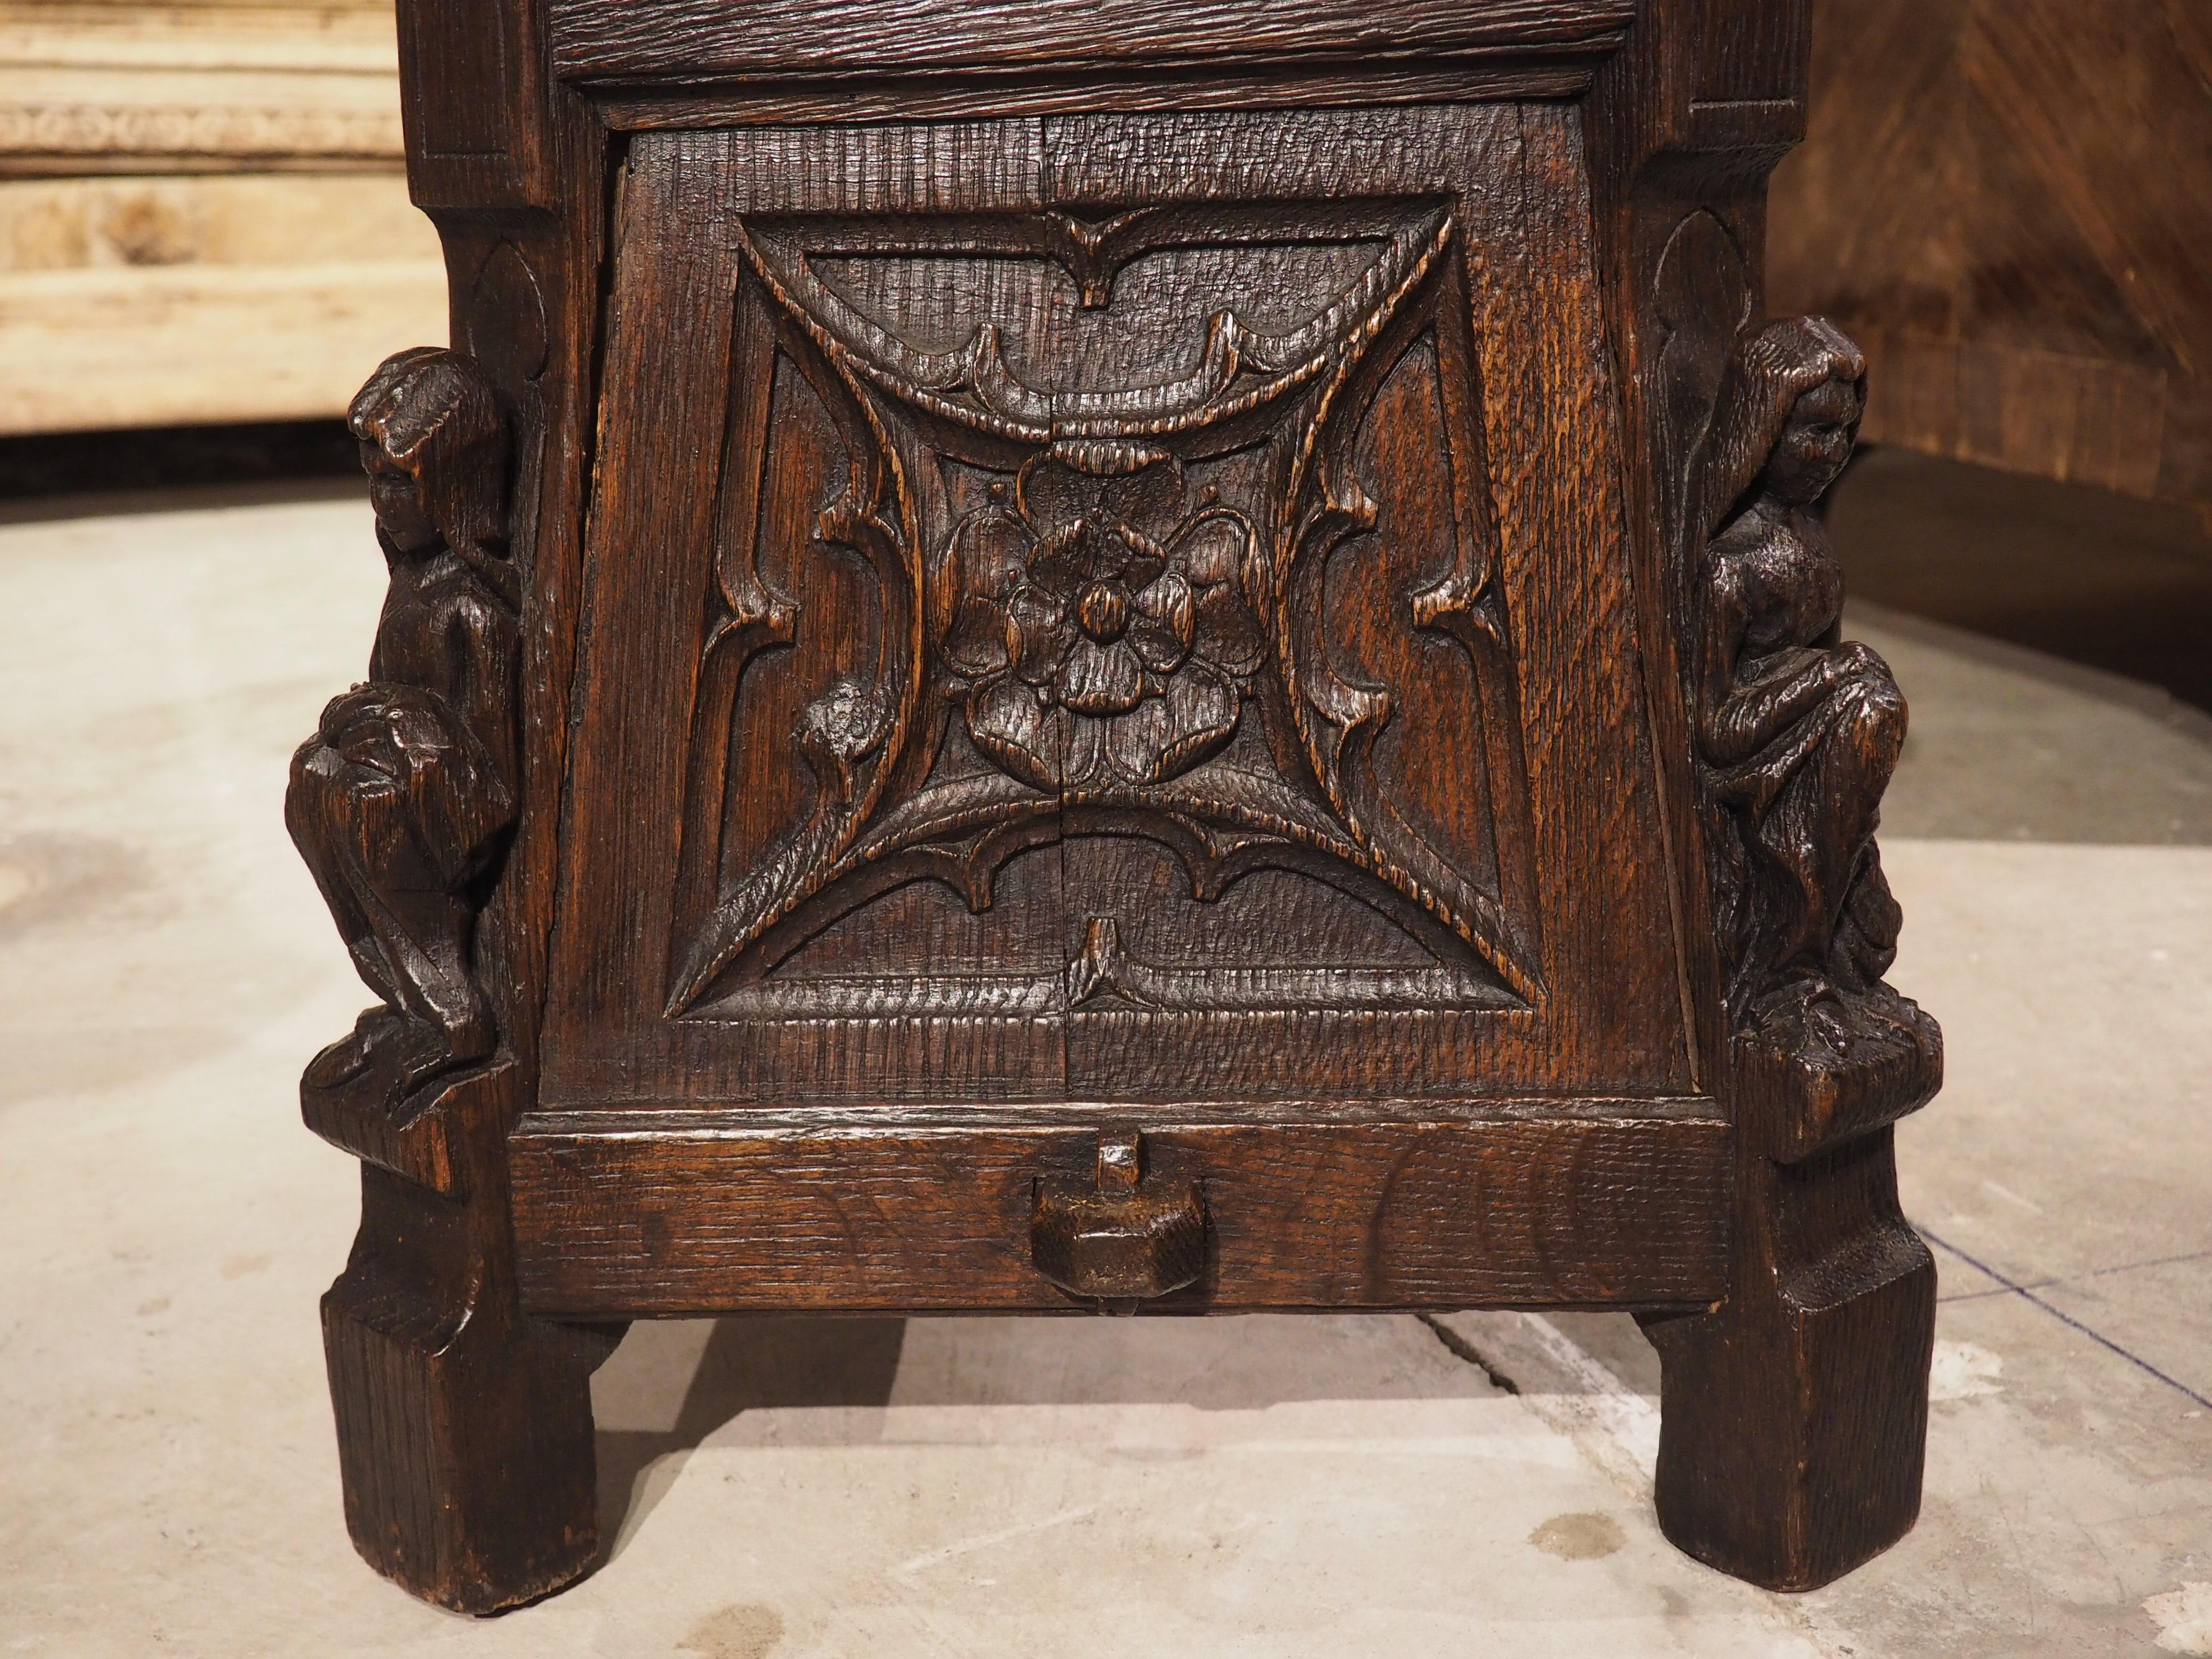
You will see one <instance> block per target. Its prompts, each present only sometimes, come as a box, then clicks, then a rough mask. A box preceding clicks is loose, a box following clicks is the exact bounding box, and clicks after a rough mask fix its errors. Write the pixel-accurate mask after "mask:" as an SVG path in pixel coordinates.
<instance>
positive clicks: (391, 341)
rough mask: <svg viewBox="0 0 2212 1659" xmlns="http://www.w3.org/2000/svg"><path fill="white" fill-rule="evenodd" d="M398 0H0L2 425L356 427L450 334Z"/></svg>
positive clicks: (14, 429) (16, 428)
mask: <svg viewBox="0 0 2212 1659" xmlns="http://www.w3.org/2000/svg"><path fill="white" fill-rule="evenodd" d="M402 155H403V151H402V147H401V142H400V111H399V81H398V65H397V61H396V46H395V43H394V37H393V33H392V18H391V15H390V12H389V10H388V9H386V8H384V7H381V6H378V5H374V4H362V3H358V0H355V3H343V4H339V5H336V6H330V7H319V8H313V9H308V8H299V7H291V8H287V7H271V6H261V5H255V6H242V5H233V4H228V3H199V4H194V5H186V6H173V5H172V6H159V7H157V6H144V5H136V4H120V3H105V4H89V5H87V4H75V5H62V4H49V3H41V0H0V356H4V358H5V359H6V361H7V362H9V365H10V370H9V373H8V374H6V375H4V376H0V435H5V434H9V433H19V432H50V431H65V430H73V429H86V428H102V427H123V426H160V425H195V424H204V423H210V422H238V421H256V420H285V419H297V418H302V417H307V416H336V415H340V414H343V412H344V410H345V406H346V400H347V399H348V398H349V397H350V396H351V395H352V392H353V389H354V388H355V387H356V386H358V385H359V384H360V382H361V380H362V376H363V375H364V374H367V373H368V370H369V368H372V367H373V366H374V364H375V363H376V362H377V361H378V360H379V359H380V358H381V357H383V356H386V354H388V353H389V352H391V351H392V349H395V348H396V347H398V346H400V345H404V344H405V343H407V342H409V341H410V340H420V339H423V338H426V337H427V338H438V337H441V335H442V331H443V313H444V307H445V272H444V267H443V264H442V263H441V261H440V259H439V257H438V246H437V238H436V235H435V233H434V232H433V231H432V229H431V228H430V226H429V223H428V221H427V220H425V219H424V218H423V217H422V215H421V214H420V213H418V212H416V210H414V209H413V208H412V206H411V205H410V204H409V202H408V199H407V187H406V180H405V177H404V173H403V171H402Z"/></svg>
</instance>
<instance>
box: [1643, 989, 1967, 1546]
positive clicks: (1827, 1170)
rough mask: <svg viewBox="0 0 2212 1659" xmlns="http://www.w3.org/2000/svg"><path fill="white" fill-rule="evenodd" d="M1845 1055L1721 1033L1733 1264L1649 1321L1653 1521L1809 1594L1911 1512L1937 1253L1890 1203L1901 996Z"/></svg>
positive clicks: (1925, 1030)
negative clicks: (1731, 1065)
mask: <svg viewBox="0 0 2212 1659" xmlns="http://www.w3.org/2000/svg"><path fill="white" fill-rule="evenodd" d="M1900 1006H1902V1007H1903V1008H1904V1009H1906V1010H1910V1018H1909V1019H1908V1020H1907V1021H1906V1022H1905V1024H1904V1025H1903V1026H1902V1028H1901V1029H1897V1030H1877V1031H1875V1032H1872V1033H1869V1034H1867V1035H1865V1036H1863V1037H1862V1039H1861V1041H1860V1042H1859V1043H1858V1044H1857V1048H1858V1052H1857V1054H1855V1055H1854V1056H1852V1057H1851V1058H1850V1059H1849V1060H1838V1059H1837V1058H1836V1057H1833V1056H1820V1055H1817V1054H1808V1053H1806V1052H1802V1051H1801V1052H1796V1053H1790V1052H1786V1051H1783V1050H1780V1049H1778V1048H1775V1047H1773V1046H1771V1044H1764V1043H1761V1042H1759V1041H1758V1040H1757V1039H1748V1040H1741V1041H1739V1042H1738V1044H1737V1054H1736V1065H1735V1087H1736V1093H1737V1099H1738V1109H1739V1111H1741V1112H1742V1113H1744V1114H1745V1118H1744V1120H1743V1121H1745V1123H1746V1127H1747V1134H1746V1141H1745V1153H1744V1158H1743V1166H1742V1167H1741V1169H1740V1170H1739V1172H1738V1177H1737V1190H1738V1212H1737V1226H1738V1228H1739V1230H1740V1231H1739V1243H1738V1246H1737V1260H1738V1267H1737V1274H1736V1280H1735V1287H1734V1290H1733V1291H1732V1293H1731V1295H1730V1297H1729V1300H1728V1301H1727V1302H1726V1303H1725V1304H1723V1305H1722V1306H1721V1307H1720V1308H1719V1309H1718V1310H1716V1311H1714V1312H1711V1313H1706V1314H1694V1315H1686V1316H1674V1317H1668V1318H1655V1319H1651V1320H1648V1321H1646V1322H1645V1326H1644V1328H1645V1331H1646V1332H1647V1334H1649V1335H1650V1337H1651V1339H1652V1341H1653V1342H1654V1344H1655V1345H1656V1346H1657V1348H1658V1350H1659V1354H1660V1359H1661V1364H1662V1367H1663V1379H1664V1380H1663V1383H1662V1401H1661V1407H1662V1424H1661V1431H1660V1440H1659V1470H1658V1482H1657V1486H1658V1491H1657V1498H1658V1510H1659V1524H1660V1527H1661V1528H1662V1530H1663V1531H1664V1532H1665V1533H1666V1534H1667V1536H1668V1538H1669V1539H1671V1540H1673V1541H1674V1544H1675V1545H1676V1546H1677V1547H1679V1548H1680V1549H1682V1550H1684V1551H1685V1552H1686V1553H1689V1554H1691V1555H1693V1556H1695V1557H1696V1558H1697V1559H1699V1560H1701V1561H1704V1562H1705V1563H1706V1564H1708V1565H1711V1566H1714V1567H1717V1568H1719V1569H1720V1570H1721V1571H1723V1572H1727V1573H1730V1574H1733V1575H1734V1576H1735V1577H1739V1578H1743V1579H1747V1580H1749V1581H1750V1582H1751V1583H1755V1584H1759V1585H1762V1586H1764V1587H1765V1588H1766V1589H1778V1590H1807V1589H1816V1588H1818V1587H1819V1586H1820V1585H1822V1584H1825V1583H1828V1582H1829V1581H1830V1580H1832V1579H1833V1578H1836V1577H1839V1576H1840V1575H1842V1574H1844V1573H1846V1572H1848V1571H1850V1570H1851V1569H1852V1568H1853V1567H1856V1566H1857V1565H1859V1564H1860V1563H1862V1562H1863V1561H1865V1560H1867V1559H1869V1558H1870V1557H1872V1556H1875V1555H1877V1554H1879V1553H1881V1551H1883V1550H1885V1549H1887V1547H1889V1546H1890V1545H1892V1544H1893V1543H1895V1542H1896V1541H1898V1540H1899V1538H1901V1537H1903V1536H1904V1535H1905V1533H1906V1532H1908V1531H1909V1530H1911V1526H1912V1523H1913V1522H1914V1521H1915V1520H1916V1519H1917V1517H1918V1516H1919V1513H1920V1484H1921V1475H1922V1472H1923V1465H1924V1462H1925V1457H1926V1449H1927V1431H1928V1367H1929V1358H1930V1356H1931V1352H1932V1349H1933V1346H1934V1341H1935V1328H1936V1264H1935V1261H1934V1260H1933V1259H1932V1258H1931V1257H1930V1256H1929V1254H1928V1249H1927V1247H1926V1246H1925V1245H1924V1244H1923V1243H1921V1241H1920V1238H1919V1236H1918V1235H1917V1234H1916V1233H1915V1232H1914V1231H1912V1229H1911V1227H1910V1226H1909V1225H1907V1224H1906V1222H1905V1218H1904V1216H1903V1214H1902V1213H1901V1212H1900V1211H1899V1208H1898V1203H1897V1174H1896V1162H1895V1158H1894V1154H1893V1134H1894V1131H1893V1129H1892V1127H1890V1125H1891V1123H1892V1121H1893V1120H1894V1119H1895V1118H1897V1117H1899V1116H1901V1115H1904V1114H1905V1112H1907V1111H1910V1110H1911V1109H1913V1108H1914V1107H1916V1106H1917V1105H1919V1104H1920V1103H1922V1102H1923V1101H1924V1100H1926V1099H1927V1098H1928V1097H1929V1096H1930V1095H1932V1094H1933V1093H1934V1092H1935V1090H1936V1085H1937V1084H1938V1082H1939V1081H1940V1079H1941V1073H1942V1039H1941V1037H1940V1036H1939V1035H1938V1034H1937V1033H1936V1027H1935V1024H1934V1022H1932V1021H1929V1020H1928V1019H1927V1018H1925V1016H1923V1015H1920V1014H1919V1012H1918V1010H1917V1009H1913V1008H1912V1007H1911V1004H1909V1003H1902V1004H1901V1005H1900Z"/></svg>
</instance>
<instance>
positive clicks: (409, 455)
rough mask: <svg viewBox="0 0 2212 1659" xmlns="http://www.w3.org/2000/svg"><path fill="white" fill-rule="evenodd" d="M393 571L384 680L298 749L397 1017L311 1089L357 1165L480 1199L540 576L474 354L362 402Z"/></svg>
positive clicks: (342, 917)
mask: <svg viewBox="0 0 2212 1659" xmlns="http://www.w3.org/2000/svg"><path fill="white" fill-rule="evenodd" d="M349 422H350V424H351V426H352V428H353V432H354V435H355V437H356V439H357V440H359V441H360V443H361V447H362V463H363V465H364V466H365V467H366V468H367V470H368V475H369V486H370V501H371V504H372V506H373V507H374V511H375V514H376V524H377V540H378V543H379V544H380V546H381V547H382V549H383V551H384V556H385V561H386V565H387V566H388V568H389V569H390V572H391V584H390V586H389V588H388V589H387V591H386V598H385V603H384V609H383V613H382V615H381V617H380V619H379V623H378V626H377V634H376V641H375V644H374V647H373V649H372V651H371V653H370V657H369V679H368V683H366V684H361V685H357V686H356V687H355V688H354V689H353V690H351V691H349V692H347V693H346V694H345V695H344V696H340V697H337V698H336V699H334V700H333V701H332V702H331V704H330V706H329V707H328V708H325V710H324V711H323V715H322V720H321V721H320V723H319V726H318V729H317V731H316V732H315V735H314V736H313V737H312V738H309V739H308V740H307V742H306V743H305V744H301V747H300V750H299V751H298V752H297V753H296V754H295V756H294V757H293V760H292V774H291V782H290V786H289V789H288V790H287V792H286V795H285V822H286V824H287V826H288V827H289V829H290V830H291V832H292V839H293V841H294V842H295V845H296V846H297V847H298V848H299V849H300V854H301V858H302V859H304V860H306V862H307V866H308V868H309V869H310V870H311V871H312V872H313V874H314V878H315V882H316V885H317V886H318V887H319V888H320V889H321V890H322V894H323V897H324V900H325V902H326V903H327V904H328V905H329V907H330V910H331V918H332V920H333V921H336V923H337V928H338V932H339V933H340V934H341V935H342V936H343V938H344V939H345V942H346V945H347V948H348V950H349V951H350V952H351V954H352V957H353V959H354V964H355V966H356V969H358V970H359V972H360V974H361V975H362V979H363V980H364V981H366V982H367V983H368V987H369V988H370V989H371V990H373V991H374V992H375V993H376V994H377V995H378V997H379V998H380V1006H377V1007H374V1008H372V1009H370V1010H369V1011H368V1012H367V1013H365V1014H363V1015H362V1018H361V1020H360V1022H359V1024H357V1025H356V1027H355V1029H354V1031H353V1033H352V1034H351V1035H350V1036H347V1037H345V1038H343V1039H342V1040H340V1041H339V1042H335V1043H333V1044H331V1046H330V1047H329V1048H325V1050H323V1052H322V1053H321V1054H319V1055H317V1056H316V1057H315V1059H314V1060H313V1062H312V1063H311V1064H310V1065H309V1066H308V1067H307V1072H306V1073H305V1074H304V1075H303V1076H302V1078H301V1085H300V1093H301V1110H302V1114H303V1115H304V1116H305V1117H306V1119H307V1123H308V1126H309V1127H311V1128H313V1129H314V1130H315V1131H316V1132H317V1133H320V1134H322V1135H324V1136H325V1138H327V1139H331V1140H332V1141H334V1142H336V1143H337V1145H339V1146H343V1147H344V1148H345V1149H346V1150H347V1151H349V1152H353V1153H354V1154H355V1155H356V1157H359V1158H364V1159H367V1160H368V1161H369V1162H371V1163H374V1164H379V1165H380V1166H381V1167H383V1168H386V1169H388V1170H392V1171H394V1172H395V1173H397V1174H399V1175H402V1176H407V1177H408V1178H409V1179H410V1180H412V1181H415V1182H418V1183H419V1184H421V1185H423V1186H426V1187H428V1188H432V1189H433V1190H435V1191H438V1192H441V1193H447V1194H459V1191H460V1182H461V1176H460V1164H459V1160H458V1158H457V1156H456V1152H455V1147H454V1144H453V1133H454V1132H453V1115H454V1112H455V1111H456V1110H457V1109H458V1108H457V1105H456V1103H457V1102H459V1101H460V1100H462V1099H464V1098H465V1097H466V1095H467V1091H466V1090H465V1087H464V1086H463V1085H464V1084H465V1081H466V1079H464V1078H461V1077H460V1076H459V1074H460V1073H471V1074H472V1075H474V1074H477V1073H481V1071H482V1068H483V1066H484V1064H485V1062H488V1061H491V1060H493V1059H494V1056H495V1053H496V1050H497V1048H498V1041H499V1033H498V1030H497V1025H496V1022H495V1017H494V1015H493V1012H492V1009H491V1005H490V1003H489V1000H488V999H487V998H486V997H485V995H484V993H483V988H482V987H481V986H480V985H479V984H478V983H477V979H476V975H475V966H474V961H473V951H474V935H475V927H476V919H477V914H478V912H479V910H480V909H481V908H482V905H483V899H484V897H485V896H486V895H487V894H488V893H489V889H490V885H491V884H492V882H493V881H494V880H495V878H496V877H497V874H498V870H499V866H500V864H501V860H502V859H503V858H504V855H505V851H506V847H507V841H508V838H509V832H510V831H511V830H512V829H513V823H514V820H515V817H516V812H517V806H516V800H517V787H516V786H517V781H518V779H517V772H516V768H517V747H518V744H517V738H516V713H515V706H514V698H515V694H516V680H515V676H516V664H517V659H518V657H519V654H520V614H519V613H520V580H519V577H518V575H517V573H516V572H515V570H514V568H513V565H512V564H511V563H510V562H509V561H508V559H507V550H506V521H507V465H508V446H509V439H508V433H507V419H506V415H505V412H504V410H503V407H502V404H501V398H500V397H499V394H498V392H497V391H496V390H495V387H494V386H493V385H492V382H491V380H490V378H489V376H488V375H487V374H485V373H484V371H483V368H481V367H479V366H478V365H477V362H475V360H474V359H472V358H470V357H468V356H464V355H463V354H461V353H459V352H454V351H447V350H442V349H433V348H428V347H425V348H419V349H415V350H411V351H404V352H401V353H399V354H398V356H394V357H392V358H390V359H388V360H387V361H386V362H385V363H384V364H383V365H382V366H381V367H380V368H378V369H377V371H376V373H375V374H373V375H371V376H370V377H369V380H368V384H367V385H366V386H363V387H362V391H361V392H360V395H359V396H358V397H356V398H355V400H354V403H353V407H352V410H351V411H350V414H349Z"/></svg>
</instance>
